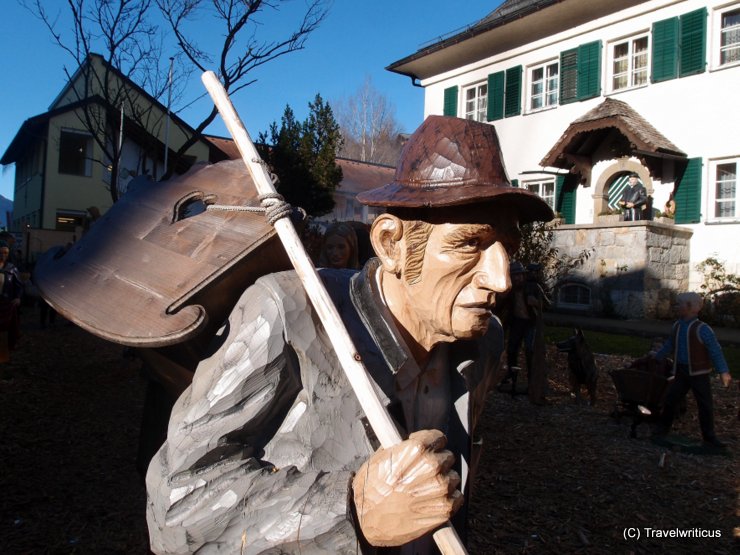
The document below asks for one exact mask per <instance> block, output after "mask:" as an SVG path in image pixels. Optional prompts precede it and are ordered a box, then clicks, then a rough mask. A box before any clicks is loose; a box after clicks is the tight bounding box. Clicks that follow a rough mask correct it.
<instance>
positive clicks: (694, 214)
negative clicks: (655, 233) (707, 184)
mask: <svg viewBox="0 0 740 555" xmlns="http://www.w3.org/2000/svg"><path fill="white" fill-rule="evenodd" d="M701 169H702V160H701V158H690V159H689V163H688V165H687V166H686V170H685V171H684V172H683V175H682V176H681V179H680V180H679V181H678V183H677V184H676V191H675V193H674V195H673V200H674V201H675V202H676V215H675V222H676V223H677V224H695V223H699V221H700V220H701V211H700V207H701Z"/></svg>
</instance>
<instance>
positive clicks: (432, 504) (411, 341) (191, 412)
mask: <svg viewBox="0 0 740 555" xmlns="http://www.w3.org/2000/svg"><path fill="white" fill-rule="evenodd" d="M501 160H502V156H501V153H500V148H499V144H498V138H497V136H496V132H495V130H494V128H493V127H491V126H488V125H486V124H482V123H478V122H473V121H467V120H462V119H458V118H449V117H443V116H431V117H429V118H427V120H426V121H425V122H424V123H423V124H422V125H421V127H420V128H419V129H418V130H417V131H416V132H415V133H414V134H413V135H412V137H411V138H410V140H409V142H408V143H407V145H406V147H405V149H404V152H403V154H402V156H401V161H400V162H399V166H398V168H397V170H396V177H395V180H394V182H393V183H391V184H389V185H386V186H384V187H381V188H379V189H375V190H373V191H369V192H367V193H364V194H362V195H360V197H359V199H360V201H361V202H364V203H365V204H368V205H371V206H379V207H383V208H385V209H387V210H388V212H387V213H385V214H382V215H381V216H379V217H378V218H377V219H376V220H375V222H374V224H373V227H372V230H371V240H372V243H373V247H374V250H375V252H376V253H377V255H378V257H377V258H373V259H371V260H369V261H368V262H367V264H366V265H365V266H364V268H363V269H362V271H360V272H354V271H350V270H322V271H321V275H322V278H323V280H324V282H325V284H326V286H327V289H328V291H329V293H330V294H331V295H332V298H333V300H334V301H335V304H336V305H337V308H338V310H339V312H340V314H341V315H342V318H343V320H344V322H345V324H346V327H347V329H348V331H349V333H350V335H351V336H352V339H353V340H354V343H355V345H356V347H357V349H358V354H359V355H360V356H361V357H362V359H363V362H364V363H365V366H366V368H367V369H368V371H369V372H370V374H371V376H372V378H373V380H374V381H375V382H376V384H377V388H378V390H379V391H380V392H381V393H382V395H381V398H382V399H384V403H385V404H387V406H388V408H389V411H390V413H391V414H392V415H393V416H394V419H395V420H396V422H397V425H398V427H399V430H400V431H401V435H402V436H403V437H405V438H407V439H406V440H405V441H403V442H402V443H400V444H399V445H397V446H395V447H393V448H391V449H387V450H386V449H376V447H377V441H376V440H375V438H374V435H373V434H372V431H371V430H370V429H369V427H368V426H367V425H366V421H365V418H364V414H363V413H362V410H361V409H360V407H359V404H358V402H357V400H356V399H355V397H354V393H353V392H352V390H351V387H350V386H349V384H348V383H347V381H346V378H345V377H344V374H343V373H342V372H341V370H340V369H339V364H338V362H337V360H336V356H335V354H334V353H333V351H332V348H331V346H330V343H329V340H328V338H327V336H326V332H325V330H324V329H323V327H322V326H320V325H319V324H318V323H317V322H318V318H317V317H316V315H315V314H314V312H313V309H312V307H311V305H310V304H309V303H308V301H307V298H306V295H305V293H304V291H303V289H302V286H301V284H300V282H299V281H298V279H297V277H296V275H295V274H294V273H293V272H282V273H277V274H271V275H268V276H265V277H262V278H260V279H259V280H258V281H257V282H256V283H255V284H254V285H253V286H252V287H250V288H249V289H247V291H245V292H244V294H243V296H242V297H241V299H240V300H239V301H238V303H237V305H236V307H235V308H234V310H233V311H232V313H231V316H230V317H229V321H228V323H227V325H226V326H225V328H224V330H223V332H222V333H220V334H219V335H218V337H217V341H216V343H215V344H214V347H213V355H212V356H210V357H209V358H207V359H206V360H204V361H203V362H202V363H201V364H200V365H199V367H198V369H197V370H196V373H195V376H194V379H193V383H192V385H191V386H190V387H189V388H188V389H187V390H186V391H185V393H184V394H183V395H182V397H181V398H180V399H179V400H178V402H177V403H176V405H175V407H174V409H173V411H172V417H171V421H170V427H169V431H168V439H167V442H166V443H165V444H164V445H163V447H162V448H161V449H160V451H159V452H158V454H157V455H156V456H155V457H154V459H153V460H152V464H151V465H150V468H149V472H148V474H147V489H148V493H149V502H148V521H149V529H150V537H151V543H152V549H153V551H154V552H156V553H192V552H196V551H199V550H201V549H202V550H203V552H205V551H215V550H223V551H224V552H229V553H239V552H242V553H262V552H267V551H270V552H272V551H273V550H274V551H275V552H277V551H280V552H281V553H294V552H295V553H297V552H300V553H304V554H306V553H356V552H358V551H361V552H366V551H373V548H371V547H370V546H373V547H377V548H379V549H377V551H376V552H382V551H383V549H382V548H383V547H386V546H404V547H403V548H402V551H401V552H403V553H406V552H409V553H412V552H413V553H433V552H434V550H435V548H434V546H433V542H432V539H431V534H430V533H431V531H433V530H434V528H436V527H437V526H439V525H440V524H441V523H443V522H444V521H446V520H447V519H449V518H450V516H451V515H453V514H455V513H456V518H455V520H454V521H453V523H454V524H455V526H456V527H457V528H458V531H459V533H460V534H461V535H463V537H464V521H465V511H464V510H461V507H463V506H464V496H463V494H464V493H465V492H467V490H468V489H469V487H470V480H471V475H472V474H473V472H474V468H475V460H476V453H474V452H473V442H472V436H473V431H474V428H475V423H476V420H477V417H478V415H479V414H480V411H481V409H482V408H483V401H484V398H485V395H486V393H487V392H488V389H489V387H490V385H491V379H492V376H493V373H494V371H495V370H496V367H497V365H498V361H499V359H500V354H501V351H502V345H501V343H502V332H501V328H500V325H499V324H498V320H497V319H495V318H494V317H493V316H492V312H491V310H492V308H493V306H494V305H495V303H496V300H497V296H498V295H499V294H501V293H503V292H505V291H506V290H508V289H509V287H510V278H509V272H508V266H509V255H510V254H512V253H513V252H514V251H516V249H517V248H518V245H519V229H518V225H519V223H523V222H530V221H534V220H549V219H551V218H552V211H551V210H550V208H549V207H548V206H547V205H546V204H545V203H544V201H542V200H541V199H540V198H539V197H537V196H536V195H534V194H532V193H530V192H529V191H527V190H524V189H518V188H514V187H512V186H511V185H510V183H509V181H508V179H507V177H506V174H505V171H504V168H503V164H502V161H501ZM489 324H490V325H489ZM391 462H392V463H393V464H391ZM458 488H459V490H458ZM461 492H462V493H461Z"/></svg>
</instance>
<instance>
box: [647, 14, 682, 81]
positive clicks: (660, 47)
mask: <svg viewBox="0 0 740 555" xmlns="http://www.w3.org/2000/svg"><path fill="white" fill-rule="evenodd" d="M676 77H678V18H677V17H672V18H670V19H664V20H663V21H656V22H655V23H653V75H652V81H653V83H658V82H660V81H668V80H669V79H675V78H676Z"/></svg>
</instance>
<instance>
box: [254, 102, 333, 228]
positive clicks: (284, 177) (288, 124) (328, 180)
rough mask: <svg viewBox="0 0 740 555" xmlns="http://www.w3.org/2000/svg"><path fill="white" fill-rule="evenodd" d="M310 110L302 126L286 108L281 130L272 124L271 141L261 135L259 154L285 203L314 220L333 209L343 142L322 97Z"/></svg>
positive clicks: (265, 135) (281, 121)
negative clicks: (339, 153) (300, 210)
mask: <svg viewBox="0 0 740 555" xmlns="http://www.w3.org/2000/svg"><path fill="white" fill-rule="evenodd" d="M308 106H309V109H310V112H309V115H308V117H307V119H306V121H304V122H302V123H299V122H298V121H296V119H295V114H294V113H293V110H292V109H291V107H290V106H286V107H285V112H284V113H283V116H282V118H281V120H280V127H279V128H278V126H277V123H273V124H272V125H271V126H270V132H269V137H268V134H267V133H260V135H259V142H260V143H261V144H260V145H259V147H258V150H259V152H260V155H261V156H262V158H263V160H265V161H266V162H267V163H268V165H269V166H270V168H271V170H272V171H273V172H274V173H275V174H276V175H277V176H278V180H279V181H278V185H277V188H278V192H279V193H280V194H281V195H283V197H284V198H285V200H287V201H288V202H289V203H290V204H292V205H294V206H300V207H301V208H303V209H304V210H305V211H306V212H307V213H308V214H309V215H311V216H321V215H323V214H327V213H328V212H331V210H332V209H333V208H334V198H333V194H334V191H335V190H336V188H337V186H339V183H340V182H341V180H342V169H341V168H340V167H339V166H338V165H337V163H336V153H337V151H338V150H339V148H340V146H341V140H342V139H341V134H340V133H339V125H338V124H337V122H336V120H335V119H334V114H333V112H332V109H331V106H329V104H328V103H325V102H324V101H323V99H322V98H321V95H318V94H317V95H316V98H315V99H314V101H313V102H310V103H309V105H308ZM267 143H269V144H267Z"/></svg>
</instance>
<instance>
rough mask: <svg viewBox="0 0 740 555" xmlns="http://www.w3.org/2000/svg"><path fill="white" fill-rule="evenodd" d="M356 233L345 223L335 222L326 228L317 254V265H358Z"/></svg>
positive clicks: (344, 266)
mask: <svg viewBox="0 0 740 555" xmlns="http://www.w3.org/2000/svg"><path fill="white" fill-rule="evenodd" d="M357 253H358V249H357V234H356V233H355V230H354V229H353V228H352V227H351V226H350V225H349V224H346V223H343V222H335V223H333V224H331V225H330V226H329V227H327V228H326V233H324V240H323V242H322V244H321V253H320V254H319V266H320V267H322V268H335V269H336V268H352V269H354V270H356V269H358V268H359V267H360V263H359V262H358V260H357Z"/></svg>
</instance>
